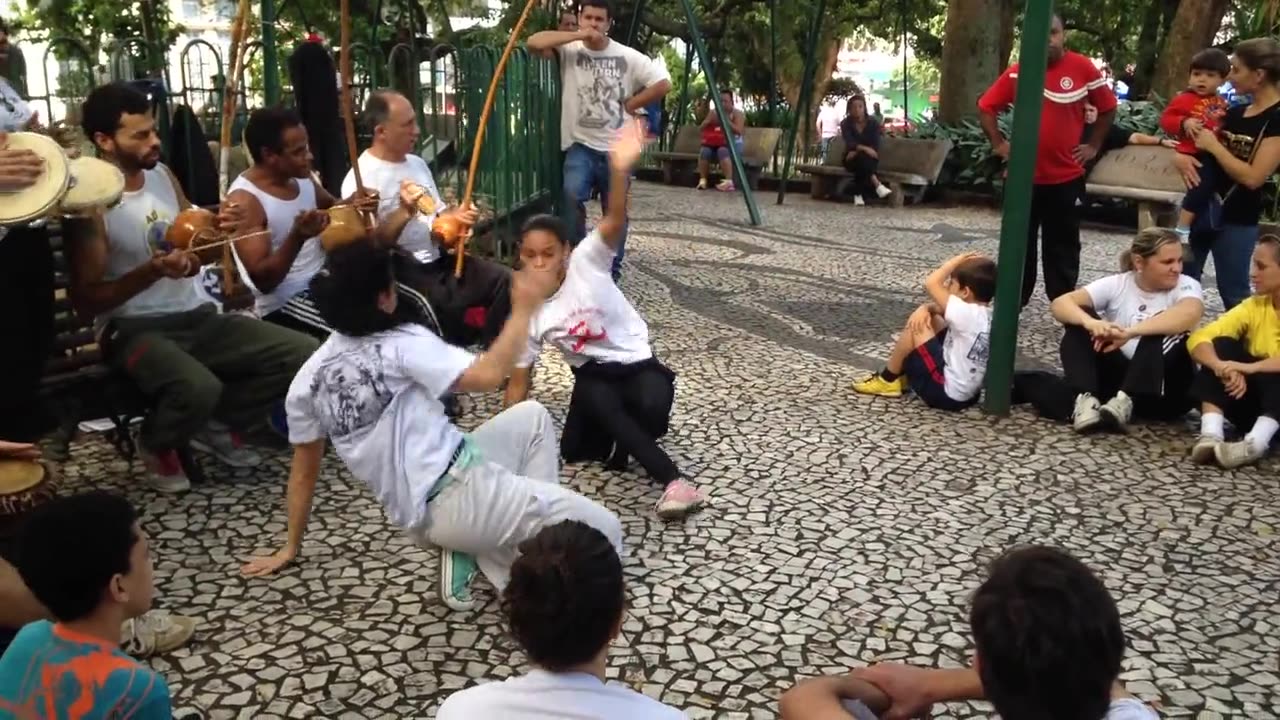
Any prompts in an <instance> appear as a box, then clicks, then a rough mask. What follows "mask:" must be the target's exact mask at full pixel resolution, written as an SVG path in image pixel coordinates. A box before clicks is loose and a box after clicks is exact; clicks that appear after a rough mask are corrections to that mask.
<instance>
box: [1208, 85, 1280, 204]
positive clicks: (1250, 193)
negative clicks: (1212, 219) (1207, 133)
mask: <svg viewBox="0 0 1280 720" xmlns="http://www.w3.org/2000/svg"><path fill="white" fill-rule="evenodd" d="M1247 109H1248V106H1247V105H1238V106H1236V107H1233V108H1231V109H1229V110H1227V114H1226V116H1225V117H1224V118H1223V119H1222V127H1221V129H1220V131H1219V133H1218V139H1220V140H1221V141H1222V144H1223V145H1224V146H1225V147H1226V148H1227V150H1228V151H1230V152H1231V154H1232V155H1234V156H1235V157H1237V158H1239V159H1240V160H1243V161H1244V162H1249V161H1250V159H1252V157H1253V151H1254V146H1255V145H1256V144H1257V143H1258V142H1260V141H1261V140H1265V139H1267V138H1273V137H1280V103H1276V104H1275V105H1272V106H1271V107H1269V108H1267V109H1266V110H1263V111H1262V112H1260V113H1258V114H1257V115H1254V116H1252V117H1245V114H1244V111H1245V110H1247ZM1222 176H1223V177H1222V181H1223V184H1222V185H1221V186H1219V188H1218V190H1219V192H1220V193H1228V192H1229V193H1230V194H1229V195H1228V196H1227V198H1226V200H1225V201H1224V202H1223V204H1222V222H1223V223H1224V224H1227V225H1245V226H1250V225H1257V224H1258V220H1259V219H1261V217H1262V188H1258V189H1256V190H1250V189H1249V188H1247V187H1245V186H1244V185H1239V184H1237V183H1236V181H1234V180H1232V179H1231V178H1229V177H1227V174H1226V173H1225V172H1224V173H1222Z"/></svg>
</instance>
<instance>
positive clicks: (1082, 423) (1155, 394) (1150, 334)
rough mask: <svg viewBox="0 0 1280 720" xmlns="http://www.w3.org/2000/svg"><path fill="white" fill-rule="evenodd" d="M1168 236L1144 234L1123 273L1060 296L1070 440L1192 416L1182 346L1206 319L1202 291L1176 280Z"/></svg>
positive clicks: (1177, 248)
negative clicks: (1145, 420) (1138, 421)
mask: <svg viewBox="0 0 1280 720" xmlns="http://www.w3.org/2000/svg"><path fill="white" fill-rule="evenodd" d="M1182 262H1183V249H1182V243H1181V241H1180V238H1179V235H1178V233H1177V232H1176V231H1174V230H1167V229H1164V228H1148V229H1146V230H1143V231H1142V232H1140V233H1138V235H1137V237H1136V238H1134V240H1133V244H1132V246H1130V247H1129V249H1128V250H1126V251H1125V252H1124V254H1123V255H1122V256H1121V260H1120V266H1121V268H1122V270H1123V272H1120V273H1118V274H1115V275H1108V276H1107V277H1103V278H1100V279H1098V280H1095V281H1093V282H1091V283H1089V284H1088V285H1086V286H1084V287H1082V288H1079V289H1077V290H1074V291H1072V292H1069V293H1067V294H1066V295H1061V296H1059V297H1058V298H1057V299H1056V300H1054V301H1053V304H1052V305H1051V306H1050V312H1052V313H1053V317H1054V319H1055V320H1057V321H1058V322H1060V323H1062V324H1063V325H1064V326H1065V329H1064V332H1063V334H1062V344H1061V346H1060V352H1061V358H1062V368H1063V372H1064V374H1065V375H1066V382H1067V385H1068V386H1069V387H1070V388H1071V390H1072V391H1073V392H1074V393H1075V411H1074V412H1073V413H1072V421H1073V423H1074V425H1075V429H1076V432H1089V431H1092V430H1098V429H1111V430H1124V428H1125V427H1126V426H1127V425H1128V423H1129V420H1130V419H1131V418H1132V416H1133V413H1134V408H1135V401H1136V403H1137V409H1138V414H1139V415H1142V416H1145V417H1153V418H1162V419H1171V418H1175V417H1179V416H1181V415H1183V414H1185V413H1186V411H1187V410H1189V409H1190V401H1189V400H1187V399H1186V398H1185V396H1186V393H1185V388H1186V387H1187V385H1188V384H1189V383H1190V382H1191V376H1192V366H1191V356H1190V355H1189V354H1188V353H1187V348H1186V346H1185V343H1184V342H1183V340H1184V339H1185V338H1186V334H1187V333H1188V332H1190V331H1191V330H1192V329H1194V328H1195V326H1196V325H1197V324H1198V323H1199V322H1200V318H1201V317H1202V316H1203V315H1204V297H1203V294H1202V292H1201V288H1200V283H1199V282H1197V281H1196V280H1194V279H1192V278H1190V277H1188V276H1186V275H1183V274H1182Z"/></svg>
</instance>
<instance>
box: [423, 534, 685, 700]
mask: <svg viewBox="0 0 1280 720" xmlns="http://www.w3.org/2000/svg"><path fill="white" fill-rule="evenodd" d="M626 605H627V592H626V584H625V582H624V580H623V575H622V562H621V561H620V560H619V559H618V554H617V553H616V552H614V549H613V546H612V545H610V544H609V541H608V540H607V539H606V538H605V537H604V536H603V535H601V534H600V532H599V531H597V530H595V529H594V528H591V527H590V526H588V525H585V524H583V523H580V522H575V521H565V522H561V523H558V524H556V525H551V526H549V527H545V528H543V529H542V530H541V531H540V532H539V533H538V534H537V535H535V536H534V537H533V538H531V539H529V540H526V541H525V542H524V543H522V544H521V545H520V556H519V557H518V558H517V559H516V561H515V563H514V564H513V565H512V566H511V581H510V582H509V583H507V587H506V588H505V589H504V590H503V591H502V614H503V615H504V616H506V621H507V627H508V628H509V629H510V631H511V634H512V635H513V636H514V637H515V640H516V642H517V643H518V644H519V645H520V648H521V649H522V650H524V653H525V655H527V656H528V658H529V660H530V661H532V662H533V664H534V666H535V669H533V670H531V671H530V672H528V673H526V674H525V675H521V676H519V677H514V678H510V679H508V680H503V681H501V682H488V683H484V684H482V685H477V686H476V687H471V688H467V689H466V690H460V691H458V692H456V693H454V694H453V695H451V696H449V698H448V699H446V700H445V701H444V702H443V703H441V705H440V709H439V710H438V711H437V713H436V717H437V718H438V719H439V720H480V719H481V718H501V719H502V720H544V719H545V720H553V719H558V718H577V719H578V720H674V719H675V718H683V717H685V714H684V713H682V712H680V711H679V710H676V709H675V708H672V707H669V706H667V705H663V704H662V703H660V702H658V701H657V700H654V699H652V698H649V697H647V696H645V695H641V694H640V693H638V692H636V691H635V690H631V689H629V688H627V687H626V686H624V685H621V684H617V683H610V682H608V681H607V680H606V669H607V667H608V658H609V646H610V645H611V644H612V643H613V641H614V640H615V639H617V637H618V635H620V634H621V633H622V621H623V618H624V617H625V611H626Z"/></svg>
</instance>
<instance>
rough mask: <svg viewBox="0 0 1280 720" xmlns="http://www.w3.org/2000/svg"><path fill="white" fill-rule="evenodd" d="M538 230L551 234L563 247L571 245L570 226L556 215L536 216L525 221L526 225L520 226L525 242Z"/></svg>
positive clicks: (521, 236) (521, 237)
mask: <svg viewBox="0 0 1280 720" xmlns="http://www.w3.org/2000/svg"><path fill="white" fill-rule="evenodd" d="M536 230H541V231H543V232H549V233H551V234H552V235H554V236H555V238H556V240H559V241H560V244H561V245H568V244H569V226H568V225H566V224H565V222H564V220H561V219H560V218H558V217H556V216H555V215H546V214H543V215H534V216H533V217H531V218H529V219H528V220H525V221H524V225H521V226H520V239H521V240H523V239H524V236H525V235H528V234H529V233H531V232H534V231H536Z"/></svg>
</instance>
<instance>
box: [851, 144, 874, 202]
mask: <svg viewBox="0 0 1280 720" xmlns="http://www.w3.org/2000/svg"><path fill="white" fill-rule="evenodd" d="M879 167H880V160H879V159H877V158H873V157H871V156H870V155H868V154H866V153H858V154H856V155H854V156H853V157H849V156H847V155H846V156H845V159H844V169H845V170H848V171H849V172H851V173H853V191H854V194H855V195H860V196H862V198H863V199H864V200H865V199H869V198H871V197H874V191H875V189H876V188H875V186H874V185H872V184H871V177H872V176H873V175H875V174H876V169H877V168H879Z"/></svg>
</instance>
